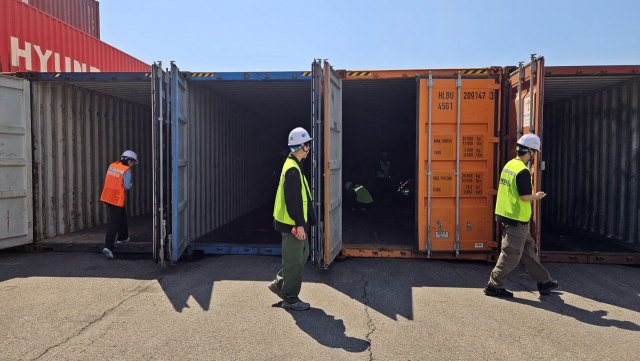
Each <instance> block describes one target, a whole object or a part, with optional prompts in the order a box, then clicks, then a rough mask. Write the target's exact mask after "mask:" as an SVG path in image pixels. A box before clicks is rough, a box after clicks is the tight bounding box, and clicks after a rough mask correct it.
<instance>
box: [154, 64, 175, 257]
mask: <svg viewBox="0 0 640 361" xmlns="http://www.w3.org/2000/svg"><path fill="white" fill-rule="evenodd" d="M151 78H152V81H151V94H152V95H151V99H152V106H151V109H152V110H151V111H152V119H153V121H152V122H153V135H152V138H153V139H152V144H153V149H152V154H153V261H154V262H156V263H164V261H165V260H167V259H169V256H170V253H169V250H170V245H169V243H168V242H167V234H168V233H167V228H169V229H170V225H169V224H167V216H168V213H169V209H168V204H169V203H168V201H169V197H168V194H167V189H169V188H168V187H169V186H170V184H171V179H170V175H171V172H170V170H171V167H170V166H169V162H170V161H171V154H170V151H171V147H170V144H171V143H170V142H169V136H170V135H171V132H170V129H169V126H170V124H171V123H170V118H169V116H168V113H169V104H168V93H167V90H168V89H167V87H168V82H169V77H168V76H166V74H165V72H164V71H162V64H161V63H160V64H158V65H157V64H153V66H152V67H151Z"/></svg>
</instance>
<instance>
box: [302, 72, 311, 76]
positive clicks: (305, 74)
mask: <svg viewBox="0 0 640 361" xmlns="http://www.w3.org/2000/svg"><path fill="white" fill-rule="evenodd" d="M300 76H311V72H310V71H303V72H302V73H300Z"/></svg>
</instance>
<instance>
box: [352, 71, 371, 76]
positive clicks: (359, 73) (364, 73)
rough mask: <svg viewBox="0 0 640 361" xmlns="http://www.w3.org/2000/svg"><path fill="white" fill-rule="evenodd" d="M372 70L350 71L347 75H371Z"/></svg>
mask: <svg viewBox="0 0 640 361" xmlns="http://www.w3.org/2000/svg"><path fill="white" fill-rule="evenodd" d="M370 75H371V72H370V71H349V72H347V76H370Z"/></svg>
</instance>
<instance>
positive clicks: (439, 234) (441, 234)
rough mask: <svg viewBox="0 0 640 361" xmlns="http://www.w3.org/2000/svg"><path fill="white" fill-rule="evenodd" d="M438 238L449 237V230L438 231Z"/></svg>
mask: <svg viewBox="0 0 640 361" xmlns="http://www.w3.org/2000/svg"><path fill="white" fill-rule="evenodd" d="M436 238H449V232H442V231H440V232H436Z"/></svg>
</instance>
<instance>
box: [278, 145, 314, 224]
mask: <svg viewBox="0 0 640 361" xmlns="http://www.w3.org/2000/svg"><path fill="white" fill-rule="evenodd" d="M289 158H291V159H293V161H294V162H296V163H297V164H298V167H300V170H301V171H302V174H303V175H304V168H303V167H302V163H301V162H298V159H297V158H296V157H295V156H294V155H293V154H290V155H289ZM302 187H304V185H303V184H302V183H301V182H300V173H299V172H298V169H296V168H290V169H289V170H288V171H287V173H286V174H285V175H284V204H285V205H286V206H287V213H289V217H291V219H293V221H294V222H296V226H298V227H300V226H303V227H304V229H305V232H307V233H309V226H310V225H313V226H314V225H316V223H317V221H316V214H315V211H314V207H313V201H311V198H310V197H309V196H307V197H308V198H307V208H308V211H307V222H305V221H304V212H303V208H302V197H300V195H301V194H302ZM309 191H311V185H309ZM305 193H306V192H305ZM273 225H274V227H275V229H276V230H277V231H279V232H282V233H287V232H291V228H292V226H291V225H288V224H285V223H282V222H278V221H276V220H275V219H274V220H273Z"/></svg>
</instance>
